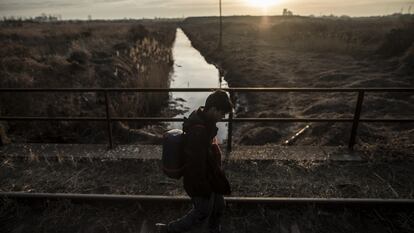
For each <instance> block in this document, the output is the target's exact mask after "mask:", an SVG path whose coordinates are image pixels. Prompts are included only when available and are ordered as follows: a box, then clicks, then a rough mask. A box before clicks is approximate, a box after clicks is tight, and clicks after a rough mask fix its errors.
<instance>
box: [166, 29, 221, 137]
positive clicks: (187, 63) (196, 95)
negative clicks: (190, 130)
mask: <svg viewBox="0 0 414 233" xmlns="http://www.w3.org/2000/svg"><path fill="white" fill-rule="evenodd" d="M173 56H174V72H173V73H172V75H171V84H170V87H171V88H217V87H223V88H225V87H228V85H227V82H226V81H225V80H224V79H223V78H222V77H220V74H219V71H218V69H217V68H216V67H215V66H214V65H211V64H208V63H207V61H206V60H205V59H204V57H203V56H202V55H201V54H200V52H199V51H198V50H196V49H195V48H194V47H193V46H192V45H191V42H190V40H189V39H188V37H187V36H186V35H185V34H184V32H183V31H182V30H181V29H180V28H179V29H177V32H176V38H175V44H174V47H173ZM209 94H210V92H171V93H170V99H171V100H172V101H174V102H175V103H176V104H174V106H171V107H174V108H178V109H180V110H183V113H182V114H179V115H176V116H175V117H176V118H182V117H188V115H189V114H190V113H191V112H192V111H193V110H194V109H197V108H198V107H199V106H203V105H204V103H205V100H206V98H207V96H208V95H209ZM217 126H218V128H219V132H218V134H217V136H218V139H219V140H220V141H221V142H222V141H223V140H224V139H227V123H224V122H220V123H218V124H217ZM181 127H182V123H181V122H173V123H171V124H170V128H179V129H181Z"/></svg>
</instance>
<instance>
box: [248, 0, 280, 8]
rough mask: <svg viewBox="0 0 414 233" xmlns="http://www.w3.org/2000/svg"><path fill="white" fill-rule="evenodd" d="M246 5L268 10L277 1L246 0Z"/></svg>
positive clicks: (277, 0)
mask: <svg viewBox="0 0 414 233" xmlns="http://www.w3.org/2000/svg"><path fill="white" fill-rule="evenodd" d="M247 2H248V4H249V5H251V6H255V7H261V8H268V7H271V6H273V5H276V4H277V3H278V2H279V0H247Z"/></svg>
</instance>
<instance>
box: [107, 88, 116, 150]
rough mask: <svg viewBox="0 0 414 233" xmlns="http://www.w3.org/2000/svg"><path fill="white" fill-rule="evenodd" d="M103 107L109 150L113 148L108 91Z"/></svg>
mask: <svg viewBox="0 0 414 233" xmlns="http://www.w3.org/2000/svg"><path fill="white" fill-rule="evenodd" d="M105 107H106V123H107V126H108V139H109V149H113V148H114V144H113V141H112V122H111V115H110V112H109V97H108V91H105Z"/></svg>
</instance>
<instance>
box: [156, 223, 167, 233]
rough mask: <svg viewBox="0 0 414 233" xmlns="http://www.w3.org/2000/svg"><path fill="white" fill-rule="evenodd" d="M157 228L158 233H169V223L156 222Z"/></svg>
mask: <svg viewBox="0 0 414 233" xmlns="http://www.w3.org/2000/svg"><path fill="white" fill-rule="evenodd" d="M155 229H156V230H157V233H168V227H167V224H164V223H156V224H155Z"/></svg>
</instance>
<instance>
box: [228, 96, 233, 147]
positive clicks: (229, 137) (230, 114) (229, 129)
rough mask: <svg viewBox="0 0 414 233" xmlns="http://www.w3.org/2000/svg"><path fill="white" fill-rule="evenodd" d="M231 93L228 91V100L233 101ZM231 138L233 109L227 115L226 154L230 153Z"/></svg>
mask: <svg viewBox="0 0 414 233" xmlns="http://www.w3.org/2000/svg"><path fill="white" fill-rule="evenodd" d="M232 97H233V92H231V91H230V100H231V99H233V98H232ZM232 136H233V109H231V111H230V113H229V123H228V124H227V154H229V153H230V152H231V149H232V148H231V143H232Z"/></svg>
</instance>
